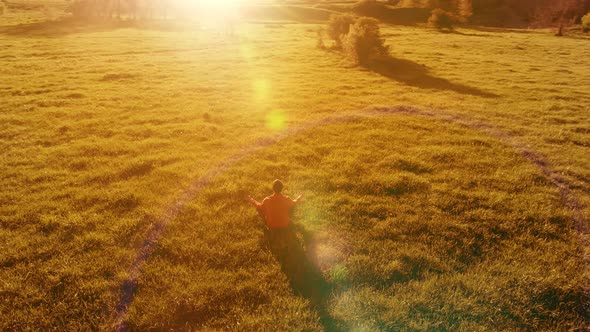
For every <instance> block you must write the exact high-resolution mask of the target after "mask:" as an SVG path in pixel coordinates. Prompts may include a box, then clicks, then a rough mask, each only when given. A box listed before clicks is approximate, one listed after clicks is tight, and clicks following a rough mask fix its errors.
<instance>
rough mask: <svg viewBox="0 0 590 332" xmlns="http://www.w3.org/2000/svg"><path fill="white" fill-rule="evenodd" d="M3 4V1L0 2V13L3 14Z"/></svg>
mask: <svg viewBox="0 0 590 332" xmlns="http://www.w3.org/2000/svg"><path fill="white" fill-rule="evenodd" d="M4 10H5V6H4V2H0V15H2V14H4Z"/></svg>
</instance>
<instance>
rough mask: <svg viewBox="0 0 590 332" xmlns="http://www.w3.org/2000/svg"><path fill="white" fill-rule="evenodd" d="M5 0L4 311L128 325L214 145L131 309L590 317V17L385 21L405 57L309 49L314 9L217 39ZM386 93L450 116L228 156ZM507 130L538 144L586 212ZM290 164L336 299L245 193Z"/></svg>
mask: <svg viewBox="0 0 590 332" xmlns="http://www.w3.org/2000/svg"><path fill="white" fill-rule="evenodd" d="M8 15H12V14H11V13H10V12H9V13H8ZM7 17H9V18H10V17H12V18H10V20H7V21H4V22H5V23H3V24H5V26H3V27H1V28H0V46H1V47H0V58H1V59H2V65H1V66H0V76H1V77H2V78H3V79H2V80H1V81H0V100H1V103H0V123H2V124H3V126H2V129H1V130H0V149H1V150H2V151H3V154H2V158H1V159H0V185H1V186H2V188H3V189H2V191H1V192H0V250H1V251H2V255H0V266H1V267H2V268H1V269H0V280H1V281H2V282H0V294H2V296H0V312H1V313H2V314H1V315H2V316H1V317H0V328H1V329H25V328H27V327H28V328H33V329H51V328H55V329H60V330H62V329H68V330H79V329H109V328H110V327H112V325H113V324H114V322H115V318H114V317H115V313H114V311H115V307H116V306H117V303H119V297H120V295H121V286H122V285H123V283H124V282H125V281H126V280H127V279H128V278H129V271H130V267H131V265H132V263H133V262H134V260H135V258H136V255H137V252H138V250H139V249H140V248H142V246H143V239H144V238H145V236H146V234H148V233H149V229H150V227H152V225H154V224H156V223H157V222H158V220H161V219H162V218H163V217H164V216H165V215H166V213H167V210H168V209H169V207H170V204H172V203H173V202H174V201H175V200H176V199H177V197H178V196H179V195H181V194H182V193H183V192H185V191H186V189H187V188H188V187H190V186H191V185H192V184H193V183H195V181H197V180H198V179H199V178H201V177H202V176H203V175H205V174H211V173H209V172H211V170H215V169H220V165H221V166H222V168H221V170H222V171H223V172H221V173H220V174H218V175H217V176H216V177H215V178H214V179H212V181H211V182H210V183H208V185H207V186H206V187H204V189H203V191H202V192H199V195H197V196H195V197H194V198H193V199H191V200H190V202H188V203H187V204H186V206H183V208H182V209H181V210H180V213H179V215H178V216H177V217H176V218H174V219H173V220H171V221H170V223H169V224H168V227H167V228H166V230H165V231H164V233H163V236H162V238H161V240H160V242H158V244H157V245H156V246H155V248H154V252H153V253H152V255H150V257H149V258H148V260H147V261H146V264H145V265H144V266H143V269H142V274H141V276H140V277H139V280H138V287H137V289H136V293H135V299H134V301H133V303H132V306H131V308H130V311H129V315H128V317H127V318H126V320H127V321H128V323H129V325H130V326H131V327H135V328H137V329H142V330H143V329H149V328H156V329H158V328H178V329H182V328H187V327H193V328H212V329H220V330H227V329H229V330H244V329H249V330H256V329H279V330H318V329H322V328H324V327H325V326H332V327H337V328H342V329H365V330H374V329H383V330H387V329H389V330H398V329H399V330H437V329H438V330H455V329H462V330H490V329H492V330H518V329H528V330H568V329H575V328H583V327H584V326H587V325H588V321H589V318H588V308H587V303H588V300H589V299H588V295H587V292H586V290H585V288H587V287H585V286H587V285H588V283H589V281H588V274H587V272H586V271H587V267H586V266H585V265H584V261H583V256H584V250H586V251H585V254H586V255H587V254H588V251H587V250H588V249H587V247H586V248H585V247H583V246H582V243H587V241H588V240H587V234H581V235H580V234H578V233H577V232H576V231H575V227H574V220H573V217H574V215H575V214H576V213H578V214H579V215H580V216H581V218H579V219H581V220H586V221H587V220H588V216H589V214H590V210H589V206H590V205H589V203H590V195H588V192H589V191H590V186H589V185H588V183H590V182H589V181H588V180H589V179H590V167H589V166H588V165H589V164H588V157H587V156H588V149H589V146H590V126H589V123H590V121H589V118H588V106H587V105H590V94H589V93H588V91H587V84H586V82H588V81H589V79H590V72H588V70H587V68H589V66H590V63H589V62H590V59H588V57H584V54H585V52H586V49H587V43H588V40H587V38H586V39H585V38H584V37H579V38H555V37H553V36H551V35H549V34H545V33H540V32H526V31H501V30H460V31H459V32H460V33H457V34H440V33H437V32H435V31H431V30H426V29H421V28H400V27H394V26H391V27H389V26H388V27H385V28H384V29H383V32H384V33H385V35H386V38H387V43H388V44H390V45H391V47H392V55H393V57H394V59H395V60H393V61H392V62H391V63H389V64H388V65H387V66H385V67H379V68H373V69H372V70H369V69H363V68H356V67H354V66H351V65H350V64H349V63H348V62H347V60H346V59H345V58H344V57H343V56H342V55H341V54H338V53H332V52H325V51H321V50H318V49H315V48H314V47H315V44H316V42H315V36H316V29H317V26H316V25H313V24H282V25H263V24H258V25H257V24H244V25H243V26H241V27H240V29H239V30H238V33H237V36H236V37H223V35H222V34H217V33H215V32H208V31H202V30H197V29H195V28H194V27H192V26H180V25H176V26H171V25H169V24H168V25H167V26H166V27H165V28H166V29H160V28H164V27H160V28H158V29H155V28H153V27H150V26H147V25H146V26H140V27H137V28H134V27H132V26H131V27H130V26H128V25H126V26H125V25H124V26H120V25H117V26H105V25H100V26H97V25H78V26H75V30H74V31H75V33H70V32H69V31H72V30H71V29H69V28H70V27H71V26H69V25H68V24H72V23H67V22H66V23H61V22H55V23H43V24H42V25H29V26H16V24H17V23H26V22H24V21H21V19H20V18H19V17H16V16H7ZM31 20H33V19H31ZM32 24H34V23H32ZM392 105H407V106H412V107H416V108H417V109H421V110H426V111H428V112H431V113H433V114H440V115H441V116H422V115H419V114H416V115H412V114H405V115H404V114H400V115H391V116H388V117H384V118H373V119H364V120H363V119H357V120H354V121H349V122H346V123H334V124H330V125H327V124H326V125H322V126H320V127H314V128H311V129H309V130H307V131H300V132H296V133H294V134H293V135H292V136H289V137H287V138H285V139H283V140H281V141H280V142H278V143H276V144H271V145H267V146H266V147H265V148H263V149H252V150H251V153H250V154H249V155H247V156H246V157H245V158H244V159H241V160H239V161H237V162H236V163H232V164H229V165H225V166H223V165H224V164H223V163H224V161H225V160H227V159H228V158H230V157H231V156H235V155H236V154H238V155H239V154H240V151H242V150H243V149H244V148H246V149H247V148H248V147H250V146H256V144H259V143H260V142H261V140H264V139H265V138H268V137H272V136H274V135H281V133H284V132H286V131H288V130H291V129H293V128H297V127H298V126H300V125H302V124H304V123H314V122H316V121H318V120H319V119H322V118H324V117H327V116H333V115H339V114H347V113H349V112H359V111H361V110H366V109H369V108H374V107H384V106H392ZM273 119H274V120H273ZM449 119H454V120H452V121H451V123H449V121H448V120H449ZM473 123H486V124H487V125H488V126H492V127H493V128H495V129H494V130H495V131H496V132H498V133H502V134H498V135H491V134H490V130H486V128H489V127H482V128H481V130H479V129H478V128H477V126H475V125H473ZM463 124H467V126H465V125H463ZM512 143H514V144H512ZM513 145H516V146H521V147H522V148H524V149H526V150H527V151H534V152H535V153H537V154H538V155H539V156H542V158H543V160H545V161H546V162H547V168H548V169H550V170H551V171H552V172H554V174H558V175H559V176H561V177H562V178H563V179H564V180H565V181H567V184H568V186H569V188H570V189H571V193H570V196H571V197H575V198H576V199H577V200H578V202H579V209H578V210H577V211H571V209H569V208H567V207H566V206H565V205H564V203H563V202H562V200H561V199H560V194H559V191H558V189H557V188H556V187H555V185H554V184H552V182H551V181H549V180H548V179H547V178H546V177H545V176H544V175H543V173H542V170H540V169H539V168H538V167H536V166H535V165H534V164H533V163H531V161H530V160H527V159H526V158H525V157H523V155H522V154H521V153H518V152H517V151H515V150H514V149H513V148H512V146H513ZM275 177H279V178H283V179H285V180H286V183H287V190H288V192H289V193H290V194H292V195H295V194H298V193H304V194H305V195H306V202H305V204H303V205H302V206H301V208H299V209H298V210H297V211H296V212H295V215H294V218H293V220H294V221H295V223H296V224H297V225H298V229H297V234H298V236H299V237H300V242H301V243H302V246H303V248H304V249H306V250H307V252H308V254H309V255H310V258H309V260H310V265H313V264H312V263H314V262H315V263H317V266H318V268H319V270H320V271H321V272H322V278H323V279H324V281H325V282H326V284H328V285H329V289H330V292H329V293H328V294H323V295H322V297H321V298H320V299H319V300H320V302H321V304H322V305H323V306H325V310H320V309H321V308H319V309H318V305H317V300H318V299H317V297H313V296H307V297H306V296H299V295H296V292H294V290H293V287H291V285H290V283H289V277H290V275H289V274H288V273H283V272H282V270H281V266H280V264H279V263H278V262H277V261H276V260H275V259H274V257H273V256H272V254H271V253H270V251H268V249H266V248H265V246H264V241H263V236H262V233H263V232H262V229H261V227H260V221H259V220H258V219H257V215H256V213H255V211H253V210H252V209H251V208H250V207H248V206H247V205H246V204H245V203H244V201H243V195H244V194H246V193H250V194H253V195H255V196H256V197H258V198H262V197H263V196H264V195H267V194H268V186H269V183H270V181H271V180H272V179H274V178H275ZM309 283H310V284H312V285H315V284H316V283H317V281H310V282H309ZM320 307H321V306H320ZM238 324H239V325H238ZM327 324H329V325H327Z"/></svg>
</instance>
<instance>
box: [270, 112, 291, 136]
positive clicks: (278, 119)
mask: <svg viewBox="0 0 590 332" xmlns="http://www.w3.org/2000/svg"><path fill="white" fill-rule="evenodd" d="M286 122H287V117H286V115H285V113H284V112H282V111H279V110H273V111H270V112H269V113H268V114H267V115H266V128H268V129H270V130H273V131H280V130H283V129H285V127H286Z"/></svg>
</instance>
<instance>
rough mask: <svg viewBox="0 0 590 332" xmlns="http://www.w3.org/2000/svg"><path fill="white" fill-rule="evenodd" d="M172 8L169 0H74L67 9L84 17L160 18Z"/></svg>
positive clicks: (75, 14) (77, 15)
mask: <svg viewBox="0 0 590 332" xmlns="http://www.w3.org/2000/svg"><path fill="white" fill-rule="evenodd" d="M170 10H171V2H170V1H167V0H73V1H70V3H69V5H68V9H67V11H68V12H70V13H72V15H73V16H75V17H84V18H91V17H93V18H101V17H102V18H117V19H121V18H129V19H140V18H150V19H151V18H158V17H164V18H165V17H166V16H167V14H168V12H169V11H170Z"/></svg>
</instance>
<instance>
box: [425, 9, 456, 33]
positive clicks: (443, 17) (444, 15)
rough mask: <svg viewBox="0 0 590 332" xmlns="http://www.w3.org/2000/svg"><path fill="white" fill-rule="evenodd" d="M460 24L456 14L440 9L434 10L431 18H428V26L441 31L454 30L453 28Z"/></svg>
mask: <svg viewBox="0 0 590 332" xmlns="http://www.w3.org/2000/svg"><path fill="white" fill-rule="evenodd" d="M459 22H460V19H459V18H458V17H457V16H456V15H455V14H453V13H451V12H447V11H444V10H442V9H440V8H436V9H433V10H432V13H431V15H430V18H428V25H430V26H432V27H434V28H437V29H439V30H443V29H448V30H452V29H453V26H454V25H455V24H457V23H459Z"/></svg>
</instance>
